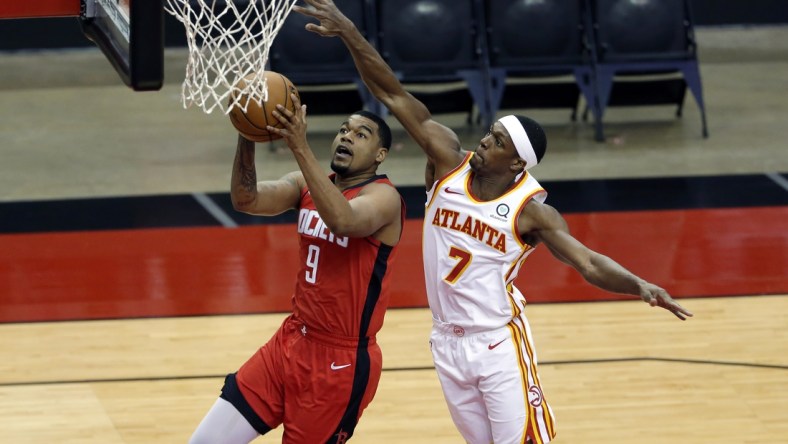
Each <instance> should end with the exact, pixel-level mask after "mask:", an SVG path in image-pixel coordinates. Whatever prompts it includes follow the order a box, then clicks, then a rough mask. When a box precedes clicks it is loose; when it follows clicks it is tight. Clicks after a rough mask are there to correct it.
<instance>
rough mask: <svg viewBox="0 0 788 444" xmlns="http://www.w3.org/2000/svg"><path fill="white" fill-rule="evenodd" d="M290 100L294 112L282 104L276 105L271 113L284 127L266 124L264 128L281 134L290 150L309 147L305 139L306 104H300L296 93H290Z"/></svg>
mask: <svg viewBox="0 0 788 444" xmlns="http://www.w3.org/2000/svg"><path fill="white" fill-rule="evenodd" d="M290 100H292V101H293V108H295V112H293V111H290V110H289V109H287V108H285V107H284V106H282V105H276V110H274V111H273V112H272V113H271V114H272V115H273V116H274V117H276V118H277V120H279V122H280V123H281V124H282V126H284V128H276V127H273V126H271V125H268V126H266V127H265V129H266V130H268V131H270V132H272V133H276V134H279V135H280V136H282V138H283V139H284V140H285V142H287V146H288V147H289V148H290V150H291V151H299V150H305V149H309V144H307V141H306V105H302V104H301V100H300V99H299V98H298V94H293V93H290Z"/></svg>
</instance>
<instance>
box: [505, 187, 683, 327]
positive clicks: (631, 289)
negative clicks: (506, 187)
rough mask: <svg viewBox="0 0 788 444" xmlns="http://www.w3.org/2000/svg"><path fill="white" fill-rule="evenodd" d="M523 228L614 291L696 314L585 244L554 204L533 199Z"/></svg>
mask: <svg viewBox="0 0 788 444" xmlns="http://www.w3.org/2000/svg"><path fill="white" fill-rule="evenodd" d="M518 224H519V230H520V232H521V233H522V234H524V235H532V236H533V237H534V238H535V239H536V240H538V241H540V242H542V243H544V244H545V246H547V248H548V249H549V250H550V252H551V253H552V254H553V256H555V257H556V258H557V259H559V260H561V261H562V262H565V263H567V264H569V265H571V266H572V267H573V268H574V269H575V270H577V271H578V272H579V273H580V274H581V275H583V278H584V279H585V280H586V281H588V282H589V283H591V284H593V285H595V286H597V287H599V288H601V289H603V290H607V291H610V292H614V293H624V294H631V295H634V296H639V297H640V298H641V299H642V300H643V301H644V302H647V303H648V304H649V305H651V306H652V307H656V306H659V307H662V308H664V309H666V310H668V311H670V312H671V313H673V314H674V315H676V317H678V318H679V319H681V320H682V321H683V320H685V319H686V318H687V317H688V316H692V313H690V312H689V311H688V310H686V309H685V308H683V307H682V306H681V305H679V303H678V302H676V301H675V300H674V299H673V298H672V297H671V296H670V295H669V294H668V292H667V291H665V290H664V289H663V288H661V287H659V286H657V285H654V284H652V283H650V282H647V281H645V280H643V279H641V278H640V277H638V276H636V275H635V274H633V273H632V272H630V271H629V270H627V269H626V268H624V267H623V266H621V265H620V264H618V263H617V262H616V261H614V260H612V259H610V258H609V257H607V256H605V255H603V254H600V253H597V252H596V251H593V250H591V249H590V248H588V247H586V246H585V245H583V244H582V243H581V242H580V241H578V240H577V239H575V238H574V237H573V236H572V235H571V234H570V233H569V229H568V227H567V224H566V221H565V220H564V218H563V217H562V216H561V215H560V214H559V213H558V211H556V210H555V209H554V208H553V207H551V206H549V205H546V204H542V203H539V202H535V201H531V202H529V203H528V204H527V205H526V206H525V208H524V209H523V212H522V214H521V215H520V218H519V219H518Z"/></svg>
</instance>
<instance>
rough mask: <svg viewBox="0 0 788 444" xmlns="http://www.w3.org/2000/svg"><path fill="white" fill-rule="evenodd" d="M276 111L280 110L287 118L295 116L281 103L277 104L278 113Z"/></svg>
mask: <svg viewBox="0 0 788 444" xmlns="http://www.w3.org/2000/svg"><path fill="white" fill-rule="evenodd" d="M276 112H278V113H279V114H281V115H283V116H285V118H287V119H288V120H290V119H292V118H293V116H294V114H293V112H292V111H290V110H289V109H287V108H285V107H284V106H282V105H281V104H278V103H277V104H276V110H274V113H276ZM272 114H273V113H272Z"/></svg>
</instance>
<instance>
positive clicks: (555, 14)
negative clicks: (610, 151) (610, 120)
mask: <svg viewBox="0 0 788 444" xmlns="http://www.w3.org/2000/svg"><path fill="white" fill-rule="evenodd" d="M484 17H485V25H486V28H487V33H486V37H487V42H488V46H489V58H490V69H491V70H490V72H491V78H492V105H491V107H492V109H493V110H494V112H497V111H498V110H501V109H518V108H569V109H571V110H572V115H571V118H572V120H575V118H576V114H577V107H578V105H579V101H580V97H581V95H582V97H583V98H584V99H585V101H586V103H587V104H588V105H589V107H590V108H591V109H592V110H593V111H594V114H595V116H596V117H597V118H596V119H595V124H596V133H597V138H601V137H602V124H601V114H598V112H599V107H598V105H599V104H598V94H597V92H596V82H595V71H594V61H595V56H594V47H593V45H592V41H593V40H592V37H591V31H590V20H589V15H588V14H587V4H586V2H585V0H566V1H562V2H530V1H526V0H485V15H484Z"/></svg>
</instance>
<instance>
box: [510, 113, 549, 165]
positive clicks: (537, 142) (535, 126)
mask: <svg viewBox="0 0 788 444" xmlns="http://www.w3.org/2000/svg"><path fill="white" fill-rule="evenodd" d="M515 117H517V121H519V122H520V125H522V126H523V129H524V130H525V134H527V135H528V140H530V141H531V146H532V147H534V154H536V162H537V163H538V162H541V161H542V157H544V155H545V153H546V152H547V135H545V133H544V128H542V125H539V123H538V122H537V121H535V120H533V119H531V118H529V117H525V116H520V115H515Z"/></svg>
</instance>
